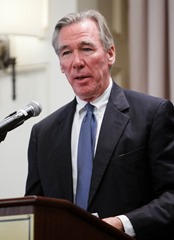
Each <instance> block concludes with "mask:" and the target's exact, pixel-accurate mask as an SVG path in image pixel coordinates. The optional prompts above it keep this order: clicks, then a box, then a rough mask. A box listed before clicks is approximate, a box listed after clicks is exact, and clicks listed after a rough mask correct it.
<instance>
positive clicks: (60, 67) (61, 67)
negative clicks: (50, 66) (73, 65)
mask: <svg viewBox="0 0 174 240" xmlns="http://www.w3.org/2000/svg"><path fill="white" fill-rule="evenodd" d="M60 70H61V72H62V73H64V70H63V68H62V65H61V64H60Z"/></svg>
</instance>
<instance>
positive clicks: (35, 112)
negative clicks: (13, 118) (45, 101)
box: [28, 101, 42, 117]
mask: <svg viewBox="0 0 174 240" xmlns="http://www.w3.org/2000/svg"><path fill="white" fill-rule="evenodd" d="M28 107H31V108H32V111H33V117H36V116H38V115H39V114H40V113H41V111H42V106H41V105H40V104H39V103H37V102H36V101H31V102H30V103H29V104H28Z"/></svg>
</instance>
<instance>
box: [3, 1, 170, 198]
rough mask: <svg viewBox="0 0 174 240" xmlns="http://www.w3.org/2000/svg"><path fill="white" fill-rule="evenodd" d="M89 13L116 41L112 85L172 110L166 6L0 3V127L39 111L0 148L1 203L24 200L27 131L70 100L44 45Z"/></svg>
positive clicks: (56, 63)
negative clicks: (69, 20)
mask: <svg viewBox="0 0 174 240" xmlns="http://www.w3.org/2000/svg"><path fill="white" fill-rule="evenodd" d="M91 8H93V9H98V10H99V11H100V12H101V13H102V14H104V16H105V17H106V19H107V21H108V24H109V26H110V29H111V31H112V33H113V36H114V39H115V44H116V51H117V57H116V63H115V65H114V66H113V69H112V77H113V79H114V81H116V82H117V83H118V84H119V85H121V86H122V87H125V88H129V89H132V90H136V91H140V92H144V93H148V94H151V95H154V96H159V97H164V98H167V99H170V100H171V101H172V102H174V67H173V66H174V27H173V24H172V22H174V1H173V0H107V1H106V0H88V1H86V0H71V1H70V0H63V1H61V0H0V11H1V14H0V121H1V120H3V119H4V118H5V117H6V116H8V115H9V114H10V113H13V112H14V111H17V110H20V109H22V108H24V107H25V106H26V105H27V104H29V103H30V102H31V101H32V100H34V101H37V102H38V103H40V104H41V105H42V109H43V110H42V112H41V114H40V115H39V116H37V117H33V118H31V119H29V120H27V121H25V122H24V124H22V125H21V126H19V127H17V128H15V129H13V130H12V131H10V132H8V133H7V136H6V138H5V139H4V141H2V142H1V143H0V198H12V197H21V196H23V195H24V193H25V182H26V177H27V168H28V162H27V148H28V141H29V137H30V131H31V128H32V126H33V124H34V123H36V122H38V121H40V120H41V119H43V118H44V117H46V116H47V115H49V114H50V113H52V112H53V111H55V110H56V109H57V108H59V107H61V106H62V105H64V104H66V103H67V102H68V101H70V100H72V98H73V97H74V93H73V92H72V90H71V87H70V86H69V84H68V82H67V80H66V78H65V77H64V75H62V73H61V71H60V69H59V61H58V58H57V56H56V54H55V53H54V50H53V48H52V45H51V38H52V33H53V29H54V26H55V24H56V22H57V21H58V20H59V19H60V18H61V17H63V16H64V15H65V14H67V13H69V12H72V11H76V10H85V9H91Z"/></svg>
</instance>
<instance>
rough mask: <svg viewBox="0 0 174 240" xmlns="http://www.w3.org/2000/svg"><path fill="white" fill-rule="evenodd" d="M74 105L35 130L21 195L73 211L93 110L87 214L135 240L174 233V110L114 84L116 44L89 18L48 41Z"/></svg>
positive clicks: (70, 18)
mask: <svg viewBox="0 0 174 240" xmlns="http://www.w3.org/2000/svg"><path fill="white" fill-rule="evenodd" d="M53 46H54V49H55V51H56V53H57V55H58V57H59V61H60V67H61V70H62V73H64V74H65V75H66V77H67V79H68V81H69V83H70V85H71V87H72V88H73V90H74V93H75V99H73V100H72V101H71V102H70V103H68V104H67V105H65V106H63V107H62V108H60V109H59V110H57V111H56V112H54V113H52V114H51V115H50V116H48V117H46V118H45V119H43V120H42V121H41V122H40V123H38V124H36V125H35V126H33V129H32V133H31V138H30V143H29V150H28V157H29V172H28V178H27V184H26V195H33V194H35V195H42V196H48V197H54V198H62V199H67V200H70V201H72V202H74V203H76V200H75V199H76V195H77V180H78V176H79V174H78V173H77V168H78V166H77V165H78V164H77V155H78V154H77V151H78V150H77V149H78V139H79V135H80V126H81V123H82V119H83V117H84V115H85V110H84V106H85V105H86V103H87V102H90V103H91V104H92V105H93V106H94V115H95V119H96V121H97V130H96V141H95V150H94V152H95V156H94V159H93V170H92V176H91V185H90V190H89V198H88V205H87V209H86V210H87V211H89V212H91V213H98V215H99V217H100V218H101V219H103V221H105V222H107V223H109V224H111V225H113V226H114V227H116V228H118V229H119V230H121V231H125V232H126V233H127V234H129V235H130V236H133V237H136V239H140V240H143V239H146V240H147V239H149V240H151V239H168V236H169V235H170V234H172V236H173V237H174V231H173V230H172V228H173V226H174V225H173V224H174V107H173V105H172V103H171V102H169V101H168V100H164V99H160V98H156V97H152V96H148V95H145V94H142V93H137V92H134V91H130V90H126V89H122V88H121V87H119V86H118V85H117V84H116V83H114V82H113V81H112V80H111V75H110V69H111V67H112V65H113V63H114V61H115V46H114V41H113V37H112V35H111V33H110V31H109V29H108V27H107V24H106V22H105V19H104V18H103V16H102V15H101V14H100V13H99V12H97V11H94V10H88V11H84V12H80V13H72V14H69V15H67V16H65V17H64V18H62V19H61V20H60V21H59V22H58V23H57V25H56V27H55V31H54V34H53Z"/></svg>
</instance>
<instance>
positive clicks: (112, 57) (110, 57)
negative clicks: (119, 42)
mask: <svg viewBox="0 0 174 240" xmlns="http://www.w3.org/2000/svg"><path fill="white" fill-rule="evenodd" d="M115 56H116V49H115V46H112V47H111V48H110V49H108V64H109V65H110V66H112V65H113V64H114V62H115Z"/></svg>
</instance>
